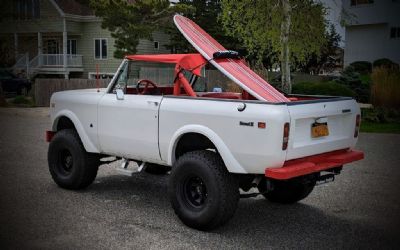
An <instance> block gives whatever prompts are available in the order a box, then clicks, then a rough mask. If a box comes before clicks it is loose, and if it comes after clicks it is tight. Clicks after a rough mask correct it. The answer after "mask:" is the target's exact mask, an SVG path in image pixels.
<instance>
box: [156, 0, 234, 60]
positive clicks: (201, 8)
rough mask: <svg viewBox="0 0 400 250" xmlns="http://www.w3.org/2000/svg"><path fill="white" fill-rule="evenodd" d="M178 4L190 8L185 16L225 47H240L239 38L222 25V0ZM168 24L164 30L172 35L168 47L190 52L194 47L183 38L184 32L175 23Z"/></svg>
mask: <svg viewBox="0 0 400 250" xmlns="http://www.w3.org/2000/svg"><path fill="white" fill-rule="evenodd" d="M177 5H182V6H183V7H182V8H183V9H186V10H188V11H187V12H186V13H185V16H186V17H187V18H190V19H192V20H193V21H194V22H195V23H197V24H198V25H199V26H200V27H202V28H203V29H204V30H205V31H206V32H207V33H208V34H210V35H211V36H212V37H214V38H215V39H216V40H217V41H218V42H220V43H221V44H222V45H223V46H224V47H226V48H229V49H234V50H238V49H239V47H238V44H239V42H238V40H237V39H235V38H234V37H231V36H227V35H226V34H225V31H224V29H223V27H222V23H221V20H220V18H219V17H220V14H221V12H222V9H221V1H220V0H206V1H205V0H180V1H179V3H177ZM167 24H170V25H169V26H166V27H165V28H164V30H165V31H166V32H167V34H169V35H170V44H169V45H168V48H171V50H172V51H174V52H188V51H191V50H193V47H192V46H191V45H190V44H189V43H188V42H187V41H186V39H182V34H181V33H180V32H179V30H178V29H177V28H176V27H175V25H174V24H173V23H167Z"/></svg>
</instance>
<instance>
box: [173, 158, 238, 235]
mask: <svg viewBox="0 0 400 250" xmlns="http://www.w3.org/2000/svg"><path fill="white" fill-rule="evenodd" d="M169 196H170V200H171V204H172V207H173V209H174V211H175V213H176V214H177V215H178V217H179V218H180V219H181V221H182V222H183V223H184V224H186V225H187V226H189V227H192V228H195V229H199V230H211V229H214V228H216V227H218V226H221V225H222V224H224V223H226V222H227V221H228V220H229V219H230V218H231V217H232V216H233V215H234V213H235V211H236V208H237V204H238V200H239V185H238V182H237V180H236V178H235V177H234V176H233V175H232V174H230V173H229V172H228V171H227V169H226V167H225V165H224V162H223V161H222V159H221V157H220V156H219V155H218V154H216V153H215V152H211V151H206V150H202V151H192V152H188V153H186V154H184V155H182V156H181V157H180V158H179V159H178V160H177V161H176V162H175V164H174V166H173V167H172V172H171V176H170V181H169ZM196 197H197V198H196Z"/></svg>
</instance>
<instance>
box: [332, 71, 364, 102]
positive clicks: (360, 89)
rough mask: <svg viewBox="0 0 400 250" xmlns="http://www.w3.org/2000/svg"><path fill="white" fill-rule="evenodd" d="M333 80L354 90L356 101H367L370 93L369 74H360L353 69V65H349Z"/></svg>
mask: <svg viewBox="0 0 400 250" xmlns="http://www.w3.org/2000/svg"><path fill="white" fill-rule="evenodd" d="M334 81H335V82H336V83H339V84H342V85H345V86H346V87H348V88H349V89H351V90H352V91H354V93H355V96H354V97H355V99H356V100H357V101H358V102H361V103H369V101H370V94H371V77H370V75H369V74H360V73H358V72H356V71H355V70H354V67H352V66H349V67H347V68H346V69H345V70H344V71H343V72H342V75H341V76H340V77H339V78H337V79H335V80H334Z"/></svg>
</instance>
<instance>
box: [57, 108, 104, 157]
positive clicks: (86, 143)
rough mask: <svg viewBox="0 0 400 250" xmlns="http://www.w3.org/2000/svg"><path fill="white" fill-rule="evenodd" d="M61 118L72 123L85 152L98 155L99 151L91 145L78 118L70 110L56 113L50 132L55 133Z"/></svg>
mask: <svg viewBox="0 0 400 250" xmlns="http://www.w3.org/2000/svg"><path fill="white" fill-rule="evenodd" d="M61 117H67V118H68V119H70V120H71V121H72V123H73V124H74V126H75V129H76V131H77V132H78V135H79V138H80V139H81V141H82V144H83V147H84V148H85V150H86V152H90V153H100V151H99V149H98V148H97V147H96V146H95V145H94V144H93V142H92V141H91V140H90V138H89V136H88V135H87V134H86V132H85V129H84V128H83V126H82V124H81V123H80V122H79V119H78V117H77V116H76V115H75V114H74V113H73V112H72V111H70V110H67V109H63V110H60V111H58V112H57V114H56V115H55V116H54V121H53V125H52V131H57V125H58V121H59V119H60V118H61Z"/></svg>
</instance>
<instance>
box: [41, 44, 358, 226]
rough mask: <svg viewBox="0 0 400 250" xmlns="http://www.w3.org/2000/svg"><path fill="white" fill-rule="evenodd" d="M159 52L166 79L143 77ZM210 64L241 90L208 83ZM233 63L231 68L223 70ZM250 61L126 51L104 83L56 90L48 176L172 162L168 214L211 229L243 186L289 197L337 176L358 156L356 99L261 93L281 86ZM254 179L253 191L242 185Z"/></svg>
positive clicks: (79, 176) (78, 176)
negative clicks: (113, 164) (115, 163)
mask: <svg viewBox="0 0 400 250" xmlns="http://www.w3.org/2000/svg"><path fill="white" fill-rule="evenodd" d="M199 52H203V51H199ZM142 62H148V63H150V64H151V65H152V67H147V68H146V67H143V63H142ZM224 62H229V63H230V64H229V65H227V64H225V65H224V64H223V63H224ZM157 63H158V64H160V63H162V64H165V65H167V64H174V65H175V68H171V69H172V71H173V72H174V74H173V78H172V79H173V80H172V82H171V83H172V84H170V85H166V84H167V83H161V82H155V81H152V80H150V79H148V78H147V79H143V78H142V77H143V76H144V75H145V76H148V75H149V74H148V73H149V71H151V70H152V69H154V65H155V64H157ZM210 63H211V64H212V65H213V66H215V67H216V68H217V69H219V70H220V71H221V72H223V73H224V74H225V75H227V76H228V78H229V79H230V80H232V81H233V82H235V83H238V84H239V86H241V87H242V91H241V92H224V89H223V88H214V89H213V90H214V91H207V86H204V85H205V84H201V83H202V80H204V79H202V77H201V76H202V75H204V72H203V71H202V68H204V66H206V65H207V64H210ZM221 65H222V66H221ZM232 65H233V66H234V67H238V68H237V70H233V71H231V73H229V70H225V69H227V67H228V66H229V67H230V66H232ZM233 66H232V67H233ZM245 67H246V66H245V65H244V64H243V61H242V59H240V58H239V57H237V53H235V52H232V51H219V52H217V53H214V54H213V57H212V58H210V57H209V56H207V55H205V54H203V53H202V54H173V55H133V56H127V57H126V58H125V59H124V60H123V62H122V64H121V66H120V67H119V69H118V71H117V73H116V74H115V76H114V78H113V79H112V80H111V82H110V84H109V86H108V87H107V89H87V90H73V91H63V92H58V93H55V94H53V96H52V97H51V101H50V102H51V103H50V109H51V111H50V113H51V121H52V127H51V130H49V131H46V139H47V141H48V142H50V144H49V150H48V164H49V170H50V173H51V176H52V178H53V179H54V181H55V182H56V183H57V184H58V185H59V186H60V187H63V188H66V189H81V188H85V187H87V186H88V185H90V184H91V183H92V182H93V181H94V179H95V178H96V175H97V170H98V167H99V166H100V165H101V164H104V163H108V162H109V161H104V160H102V159H104V158H106V157H107V158H108V159H110V157H115V160H121V161H122V166H121V169H122V171H123V172H125V173H128V174H132V173H134V172H140V171H142V170H145V171H148V172H150V173H158V174H167V173H169V172H170V176H169V187H168V188H169V191H168V192H169V196H170V200H171V204H172V207H173V209H174V211H175V213H176V214H177V215H178V217H179V218H180V219H181V220H182V222H183V223H184V224H186V225H188V226H190V227H193V228H196V229H200V230H210V229H213V228H216V227H218V226H220V225H222V224H223V223H225V222H227V221H228V220H229V219H230V218H231V217H232V216H233V214H234V212H235V210H236V207H237V203H238V201H239V198H240V197H250V196H254V195H258V194H261V195H263V196H264V197H265V198H266V199H268V200H269V201H271V202H278V203H294V202H297V201H299V200H301V199H304V198H305V197H307V196H308V195H309V194H310V193H311V191H312V190H313V188H314V186H315V185H316V184H318V183H324V182H327V181H332V180H333V179H334V175H337V174H339V173H340V171H341V170H342V166H343V164H346V163H349V162H353V161H356V160H361V159H363V153H362V152H360V151H356V150H354V149H353V148H354V146H355V144H356V141H357V139H358V130H359V127H360V109H359V107H358V105H357V103H356V101H355V100H353V99H352V98H347V97H318V96H288V95H286V96H284V95H283V94H281V96H282V98H286V99H285V100H286V101H268V100H267V98H264V99H263V98H261V97H260V96H263V94H266V93H267V92H268V91H269V92H270V93H272V94H274V93H273V91H276V90H273V91H272V90H271V88H272V87H271V88H269V89H267V90H263V89H261V90H260V89H256V88H255V87H254V86H255V84H259V83H260V81H261V80H260V78H257V77H258V76H257V77H256V76H255V73H254V72H252V71H248V70H249V69H248V68H245ZM245 70H246V71H245ZM248 72H250V73H248ZM234 74H237V75H234ZM240 74H241V75H240ZM241 77H242V78H241ZM243 77H248V80H247V81H245V82H244V81H240V79H243ZM157 79H161V78H159V77H158V78H157ZM203 82H204V81H203ZM264 83H265V85H268V83H266V82H264ZM268 86H270V85H268ZM199 89H200V90H199ZM263 91H264V92H263ZM271 91H272V92H271ZM276 92H278V91H276ZM264 96H265V95H264ZM130 161H134V162H136V163H137V167H136V168H135V169H134V170H129V169H130V168H128V164H129V162H130ZM253 187H256V188H258V191H259V193H258V192H257V193H250V194H249V193H245V192H246V191H249V190H250V189H251V188H253ZM240 190H242V192H240ZM241 193H242V194H241Z"/></svg>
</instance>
